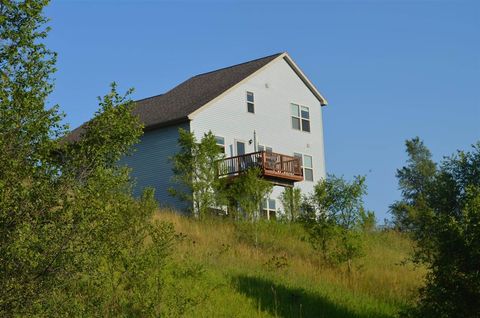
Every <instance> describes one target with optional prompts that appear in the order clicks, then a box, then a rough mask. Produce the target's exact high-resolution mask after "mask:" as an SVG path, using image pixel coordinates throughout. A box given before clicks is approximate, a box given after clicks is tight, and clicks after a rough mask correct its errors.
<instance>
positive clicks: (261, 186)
mask: <svg viewBox="0 0 480 318" xmlns="http://www.w3.org/2000/svg"><path fill="white" fill-rule="evenodd" d="M227 187H228V190H227V191H228V196H229V197H230V202H234V204H235V205H236V207H237V208H238V209H239V210H240V211H241V212H242V213H244V214H246V215H247V216H248V218H249V219H250V220H252V222H253V221H255V219H257V218H258V213H259V211H260V204H261V203H262V200H264V199H265V198H266V197H267V196H268V195H269V194H270V192H271V191H272V188H273V186H272V184H271V183H270V182H268V181H266V180H264V179H262V178H261V176H260V170H259V169H258V168H250V169H247V170H246V171H245V172H243V173H241V174H239V175H238V176H237V177H236V178H235V179H234V181H233V183H232V184H231V185H229V186H228V185H227Z"/></svg>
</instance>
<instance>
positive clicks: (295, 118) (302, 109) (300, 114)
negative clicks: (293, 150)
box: [290, 104, 310, 132]
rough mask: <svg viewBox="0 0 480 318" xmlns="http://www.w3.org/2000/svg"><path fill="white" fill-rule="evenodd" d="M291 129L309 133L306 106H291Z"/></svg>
mask: <svg viewBox="0 0 480 318" xmlns="http://www.w3.org/2000/svg"><path fill="white" fill-rule="evenodd" d="M290 107H291V113H292V128H293V129H296V130H301V131H306V132H310V110H309V109H308V107H306V106H300V105H297V104H291V105H290Z"/></svg>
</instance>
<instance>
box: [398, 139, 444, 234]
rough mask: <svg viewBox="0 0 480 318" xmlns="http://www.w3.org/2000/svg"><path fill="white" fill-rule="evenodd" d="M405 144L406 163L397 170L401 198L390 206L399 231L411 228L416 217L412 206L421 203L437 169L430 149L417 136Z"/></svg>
mask: <svg viewBox="0 0 480 318" xmlns="http://www.w3.org/2000/svg"><path fill="white" fill-rule="evenodd" d="M405 145H406V151H407V154H408V160H407V165H406V166H405V167H403V168H401V169H398V170H397V179H398V186H399V188H400V190H401V193H402V200H400V201H396V202H394V203H393V204H392V205H391V206H390V212H391V214H392V216H393V224H394V227H395V228H396V229H397V230H400V231H409V230H412V227H413V226H414V224H415V218H417V215H416V212H417V210H416V209H414V208H412V207H414V206H416V205H421V204H423V203H422V202H423V201H424V200H425V199H426V198H425V197H426V196H427V195H428V193H429V191H430V188H431V186H432V181H433V179H434V178H435V174H436V169H437V167H436V164H435V163H434V162H433V161H432V154H431V153H430V150H429V149H428V148H427V147H426V146H425V144H424V143H423V141H421V140H420V139H419V138H418V137H415V138H413V139H411V140H407V141H406V142H405Z"/></svg>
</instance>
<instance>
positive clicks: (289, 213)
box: [280, 187, 302, 222]
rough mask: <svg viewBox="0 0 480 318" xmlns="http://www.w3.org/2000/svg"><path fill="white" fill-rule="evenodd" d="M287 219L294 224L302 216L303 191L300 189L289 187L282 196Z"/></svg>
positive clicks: (281, 199)
mask: <svg viewBox="0 0 480 318" xmlns="http://www.w3.org/2000/svg"><path fill="white" fill-rule="evenodd" d="M280 201H281V202H282V205H283V209H284V213H285V217H286V218H287V219H288V220H289V221H290V222H294V221H295V220H297V219H298V217H299V216H300V210H301V205H302V191H301V190H300V188H293V187H287V188H285V189H284V190H283V192H282V194H281V195H280Z"/></svg>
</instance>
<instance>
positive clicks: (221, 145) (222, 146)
mask: <svg viewBox="0 0 480 318" xmlns="http://www.w3.org/2000/svg"><path fill="white" fill-rule="evenodd" d="M215 141H216V143H217V146H218V148H219V149H220V152H221V153H225V138H223V137H220V136H215Z"/></svg>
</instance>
